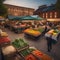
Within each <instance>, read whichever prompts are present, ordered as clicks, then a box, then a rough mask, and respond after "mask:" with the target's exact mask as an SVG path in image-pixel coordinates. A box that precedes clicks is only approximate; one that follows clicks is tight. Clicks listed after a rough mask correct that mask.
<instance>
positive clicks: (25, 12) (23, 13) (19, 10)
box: [4, 4, 34, 16]
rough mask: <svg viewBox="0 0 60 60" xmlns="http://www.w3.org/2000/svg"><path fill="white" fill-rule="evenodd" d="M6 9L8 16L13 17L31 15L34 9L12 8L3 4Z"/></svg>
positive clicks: (12, 6)
mask: <svg viewBox="0 0 60 60" xmlns="http://www.w3.org/2000/svg"><path fill="white" fill-rule="evenodd" d="M4 5H5V6H6V7H7V9H8V15H14V16H26V15H33V12H34V9H33V8H27V7H20V6H14V5H9V4H4Z"/></svg>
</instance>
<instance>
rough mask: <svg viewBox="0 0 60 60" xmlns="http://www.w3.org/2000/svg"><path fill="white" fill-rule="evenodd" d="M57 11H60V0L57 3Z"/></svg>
mask: <svg viewBox="0 0 60 60" xmlns="http://www.w3.org/2000/svg"><path fill="white" fill-rule="evenodd" d="M56 9H57V10H60V0H57V2H56Z"/></svg>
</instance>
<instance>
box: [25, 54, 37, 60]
mask: <svg viewBox="0 0 60 60" xmlns="http://www.w3.org/2000/svg"><path fill="white" fill-rule="evenodd" d="M25 60H37V59H36V58H35V57H34V56H33V55H32V54H29V55H27V56H26V57H25Z"/></svg>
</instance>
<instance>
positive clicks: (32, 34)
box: [24, 29, 41, 39]
mask: <svg viewBox="0 0 60 60" xmlns="http://www.w3.org/2000/svg"><path fill="white" fill-rule="evenodd" d="M24 34H25V36H27V37H29V38H33V39H36V38H37V39H38V38H39V37H40V35H41V33H40V32H39V31H36V30H33V29H26V30H24Z"/></svg>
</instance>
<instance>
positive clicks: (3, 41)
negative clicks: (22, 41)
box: [0, 37, 10, 44]
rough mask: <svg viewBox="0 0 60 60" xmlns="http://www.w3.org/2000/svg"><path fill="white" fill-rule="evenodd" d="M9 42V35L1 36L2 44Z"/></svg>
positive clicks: (0, 41) (0, 42)
mask: <svg viewBox="0 0 60 60" xmlns="http://www.w3.org/2000/svg"><path fill="white" fill-rule="evenodd" d="M8 42H10V38H9V37H0V44H3V43H8Z"/></svg>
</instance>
